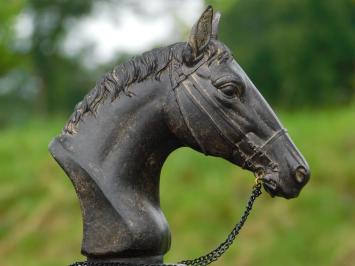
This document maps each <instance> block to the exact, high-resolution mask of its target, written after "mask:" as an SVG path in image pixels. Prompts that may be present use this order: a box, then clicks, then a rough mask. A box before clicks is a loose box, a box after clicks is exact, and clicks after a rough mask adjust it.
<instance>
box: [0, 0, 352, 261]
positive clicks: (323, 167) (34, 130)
mask: <svg viewBox="0 0 355 266" xmlns="http://www.w3.org/2000/svg"><path fill="white" fill-rule="evenodd" d="M101 1H102V2H104V1H105V0H101ZM108 1H109V0H107V2H108ZM95 2H97V1H95ZM121 2H127V1H125V0H122V1H112V3H113V4H119V3H121ZM93 3H94V1H91V0H90V1H70V0H13V1H2V2H0V258H1V259H0V264H1V265H4V266H17V265H30V266H31V265H36V266H37V265H53V266H54V265H58V266H59V265H67V264H69V263H71V262H73V261H74V260H77V259H83V258H82V257H80V255H79V250H80V242H81V239H80V237H81V230H82V227H81V215H80V210H79V204H78V202H77V200H76V197H75V193H74V190H73V188H72V186H71V184H70V182H69V180H68V178H67V177H66V176H65V175H64V173H63V172H62V171H61V169H60V168H59V167H58V165H57V164H56V163H55V162H54V161H53V159H52V158H50V156H49V154H48V152H47V144H48V143H49V141H50V140H51V138H53V136H55V135H57V134H58V133H59V132H60V130H61V128H62V126H63V124H64V122H65V121H66V119H67V117H68V114H69V113H70V112H71V110H72V109H73V106H74V105H75V104H76V103H77V102H78V101H79V100H80V99H81V98H82V97H83V95H84V94H85V93H87V92H88V90H89V89H90V88H92V87H93V86H94V84H95V80H98V79H99V77H100V76H101V75H102V74H103V73H104V72H105V71H106V70H107V69H109V68H111V67H112V66H113V65H114V64H116V63H117V62H120V61H121V60H124V58H126V55H117V58H116V60H115V62H112V63H109V64H107V65H102V66H96V67H93V68H90V69H88V68H85V67H84V66H83V65H82V64H81V59H82V58H83V57H85V56H88V55H90V47H88V48H87V49H88V50H87V51H82V53H80V54H77V55H75V56H71V57H68V56H67V55H65V54H63V53H62V52H61V50H60V48H59V47H60V45H61V43H62V42H63V39H64V37H65V34H66V33H67V31H68V25H71V24H70V23H73V21H75V19H77V18H80V17H82V16H85V15H86V14H88V13H89V12H90V11H91V10H92V8H93V6H94V4H93ZM206 4H213V6H214V8H215V9H216V10H220V11H221V12H222V19H221V24H220V39H221V40H222V41H223V42H225V43H226V44H227V45H228V46H229V47H230V48H231V50H232V52H233V53H234V55H235V57H236V59H237V61H238V62H239V63H240V65H241V66H242V67H243V68H244V69H245V71H246V72H247V73H248V75H249V76H250V78H251V80H253V81H254V83H255V84H256V86H257V87H258V88H259V89H260V91H261V92H262V94H263V95H264V96H265V97H266V99H267V100H268V101H269V102H271V103H272V105H273V107H275V108H276V109H277V111H278V112H277V113H279V114H280V116H281V120H282V121H283V122H284V124H285V126H286V127H287V128H288V129H289V132H290V133H291V136H292V137H293V139H294V140H295V142H296V144H297V146H298V147H299V148H300V150H301V151H302V153H303V154H304V155H305V157H306V158H307V160H308V161H309V164H310V166H311V170H312V179H311V181H310V183H309V184H308V185H307V186H306V188H305V189H304V191H303V192H302V193H301V196H300V197H299V198H298V199H296V200H291V201H285V200H283V199H280V198H275V199H271V198H270V197H269V196H267V195H266V194H265V195H263V196H262V197H261V198H260V199H259V200H258V201H257V203H256V206H255V211H254V212H253V213H252V215H251V217H250V219H249V220H248V222H247V224H246V227H245V228H244V229H243V231H242V233H241V235H240V238H238V240H237V243H236V245H235V246H233V248H232V249H231V251H229V252H228V253H227V254H226V256H225V257H223V258H222V260H221V261H220V262H218V263H217V264H216V265H244V266H249V265H260V266H264V265H275V266H277V265H291V266H292V265H295V266H296V265H310V266H311V265H312V266H314V265H316V266H317V265H334V266H335V265H337V266H338V265H344V266H349V265H355V237H354V236H355V229H354V224H355V204H354V202H355V201H354V199H355V198H354V195H355V106H354V92H355V89H354V87H355V77H354V58H355V56H354V43H355V42H354V34H355V31H354V25H355V24H354V23H355V21H354V2H353V1H351V0H324V1H321V0H312V1H307V0H297V1H296V0H267V1H266V0H209V1H206ZM24 11H25V12H29V13H30V14H31V15H32V16H33V18H34V24H33V27H34V28H33V34H32V35H31V36H30V37H29V39H24V40H21V39H20V40H19V39H18V38H17V37H16V34H15V27H14V25H15V22H16V19H17V17H18V16H19V15H21V14H23V12H24ZM186 31H187V30H186ZM252 180H253V176H252V174H250V173H248V172H245V171H241V170H240V169H238V168H236V167H235V166H233V165H231V164H229V163H227V162H225V161H223V160H221V159H218V158H210V157H204V156H202V155H200V154H197V153H195V152H193V151H191V150H189V149H181V150H179V151H177V152H175V153H173V154H172V155H171V156H170V158H169V159H168V162H167V163H166V165H165V166H164V168H163V173H162V179H161V182H162V184H161V186H162V188H161V193H162V195H161V196H162V200H161V202H162V205H163V206H162V207H163V209H164V212H165V213H166V214H167V217H168V220H169V223H170V225H171V230H172V235H173V244H172V250H171V252H170V253H169V254H168V255H167V258H166V260H167V261H177V260H180V259H183V258H189V257H195V256H198V255H200V254H203V253H205V252H207V251H208V250H210V249H212V248H214V247H215V245H216V244H217V243H219V242H220V241H222V240H223V237H224V236H225V235H226V233H227V232H228V231H229V230H230V229H231V228H232V227H233V225H234V222H235V221H236V220H237V219H239V215H240V214H241V213H242V211H243V208H244V205H245V201H246V200H247V198H248V195H249V192H250V187H251V184H252V182H253V181H252Z"/></svg>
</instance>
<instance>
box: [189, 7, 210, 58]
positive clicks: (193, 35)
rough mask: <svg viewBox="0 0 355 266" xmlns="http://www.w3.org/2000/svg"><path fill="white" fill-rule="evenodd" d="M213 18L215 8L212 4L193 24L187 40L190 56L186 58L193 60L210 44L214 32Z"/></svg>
mask: <svg viewBox="0 0 355 266" xmlns="http://www.w3.org/2000/svg"><path fill="white" fill-rule="evenodd" d="M212 18H213V9H212V6H208V7H207V9H206V10H205V11H204V12H203V13H202V15H201V17H200V18H199V20H198V21H197V22H196V23H195V25H193V27H192V29H191V32H190V36H189V40H188V42H187V44H188V45H187V46H188V47H187V50H188V51H186V52H187V54H189V57H190V58H186V59H188V61H190V62H192V61H194V60H195V59H196V58H198V57H199V55H200V54H201V52H203V49H205V48H206V46H207V45H208V43H209V41H210V39H211V34H212Z"/></svg>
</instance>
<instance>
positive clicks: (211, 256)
mask: <svg viewBox="0 0 355 266" xmlns="http://www.w3.org/2000/svg"><path fill="white" fill-rule="evenodd" d="M260 195H261V182H260V180H258V179H257V180H256V184H255V185H254V187H253V191H252V192H251V195H250V198H249V200H248V203H247V206H246V208H245V211H244V214H243V216H242V217H241V218H240V221H239V223H237V224H236V225H235V226H234V228H233V230H232V231H231V232H230V233H229V235H228V237H227V238H226V240H225V241H224V242H222V243H221V244H220V245H219V246H218V247H217V248H216V249H214V250H212V251H211V252H209V253H208V254H206V255H204V256H201V257H198V258H196V259H192V260H183V261H180V262H178V263H177V264H164V263H161V264H159V263H158V264H132V263H124V262H92V261H84V262H75V263H73V264H71V265H70V266H178V265H181V266H182V265H191V266H206V265H208V264H211V263H212V262H214V261H216V260H217V259H219V257H221V256H222V255H223V254H224V253H225V252H226V251H227V250H228V249H229V247H230V246H231V245H232V243H233V241H234V239H235V238H236V237H237V235H238V234H239V232H240V230H241V229H242V227H243V225H244V223H245V221H246V220H247V219H248V216H249V214H250V212H251V210H252V208H253V204H254V201H255V200H256V198H257V197H259V196H260Z"/></svg>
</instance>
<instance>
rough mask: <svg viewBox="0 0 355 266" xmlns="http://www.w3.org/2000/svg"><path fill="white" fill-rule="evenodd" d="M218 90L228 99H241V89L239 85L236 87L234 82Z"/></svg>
mask: <svg viewBox="0 0 355 266" xmlns="http://www.w3.org/2000/svg"><path fill="white" fill-rule="evenodd" d="M218 89H219V90H220V91H221V92H223V93H224V94H225V95H226V96H228V97H234V96H238V97H240V96H241V95H242V90H241V88H240V87H239V86H238V85H236V84H235V83H234V82H228V83H225V84H223V85H222V86H220V87H219V88H218Z"/></svg>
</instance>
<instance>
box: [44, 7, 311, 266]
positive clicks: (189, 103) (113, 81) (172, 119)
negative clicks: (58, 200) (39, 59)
mask: <svg viewBox="0 0 355 266" xmlns="http://www.w3.org/2000/svg"><path fill="white" fill-rule="evenodd" d="M219 19H220V14H219V13H218V12H217V13H214V12H213V9H212V7H208V8H207V9H206V10H205V11H204V12H203V14H202V15H201V17H200V18H199V20H198V21H197V22H196V24H195V25H194V26H193V27H192V30H191V33H190V37H189V39H188V41H187V42H183V43H176V44H173V45H171V46H168V47H164V48H158V49H154V50H152V51H149V52H146V53H144V54H143V55H141V56H138V57H135V58H132V59H131V60H129V61H128V62H126V63H123V64H120V65H118V66H116V67H115V68H114V69H113V70H112V71H110V72H109V73H107V74H106V75H104V77H103V78H102V79H101V80H100V81H99V82H98V83H97V84H96V86H95V87H94V88H93V89H92V90H91V91H90V92H89V93H88V94H87V95H86V96H85V97H84V99H83V100H82V101H81V102H80V103H79V104H78V105H77V106H76V107H75V111H74V113H73V114H72V116H71V117H70V119H69V121H68V122H67V124H66V126H65V128H64V130H63V132H62V134H61V135H59V136H58V137H56V138H55V139H54V140H53V141H52V142H51V144H50V147H49V149H50V152H51V154H52V155H53V157H54V158H55V159H56V161H57V162H58V163H59V164H60V166H61V167H62V168H63V169H64V171H65V172H66V174H67V175H68V176H69V178H70V179H71V181H72V183H73V185H74V187H75V189H76V192H77V195H78V198H79V200H80V204H81V209H82V215H83V229H84V237H83V244H82V253H83V254H84V255H86V256H87V257H88V260H89V261H99V262H107V261H109V262H111V261H120V262H130V263H140V262H144V263H161V262H162V259H163V255H164V254H165V253H166V252H167V251H168V250H169V247H170V232H169V229H168V225H167V221H166V219H165V217H164V215H163V213H162V211H161V209H160V200H159V178H160V171H161V168H162V166H163V163H164V161H165V160H166V158H167V156H168V155H169V154H170V153H171V152H172V151H174V150H175V149H177V148H179V147H183V146H188V147H191V148H193V149H195V150H197V151H199V152H202V153H204V154H206V155H212V156H218V157H222V158H224V159H226V160H228V161H230V162H232V163H233V164H235V165H238V166H240V167H242V168H244V169H247V170H249V171H252V172H254V173H255V175H256V176H257V178H258V179H260V180H262V181H263V186H264V188H265V190H266V191H267V192H268V193H269V194H270V195H271V196H281V197H284V198H293V197H296V196H297V195H298V194H299V192H300V190H301V189H302V187H303V186H304V185H305V184H306V183H307V181H308V179H309V175H310V173H309V167H308V165H307V162H306V161H305V159H304V158H303V156H302V155H301V153H300V152H299V151H298V150H297V148H296V146H295V145H294V143H293V142H292V140H291V139H290V137H289V135H288V133H287V131H286V130H285V129H284V127H283V126H282V125H281V123H280V121H279V120H278V118H277V117H276V115H275V114H274V112H273V111H272V109H271V108H270V106H269V105H268V103H267V102H266V101H265V99H264V98H263V96H262V95H261V94H260V93H259V91H258V90H257V89H256V87H255V86H254V84H253V83H252V81H251V80H250V79H249V78H248V76H247V75H246V73H245V72H244V71H243V69H242V68H241V67H240V66H239V65H238V63H237V62H236V59H235V57H234V56H233V55H232V53H231V51H230V50H229V49H228V48H227V46H226V45H225V44H223V43H222V42H220V41H219V40H218V23H219Z"/></svg>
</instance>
